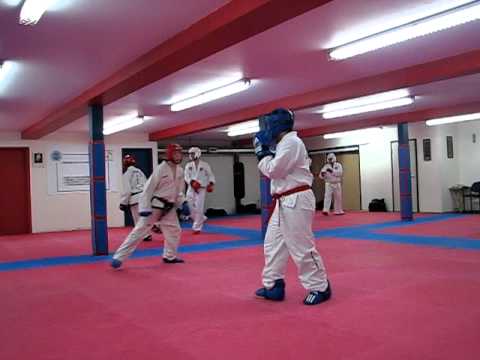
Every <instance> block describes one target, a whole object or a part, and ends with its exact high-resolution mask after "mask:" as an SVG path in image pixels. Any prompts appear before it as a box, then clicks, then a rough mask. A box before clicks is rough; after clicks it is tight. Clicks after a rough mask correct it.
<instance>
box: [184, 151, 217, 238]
mask: <svg viewBox="0 0 480 360" xmlns="http://www.w3.org/2000/svg"><path fill="white" fill-rule="evenodd" d="M188 155H189V157H190V160H191V161H190V162H189V163H187V165H186V166H185V182H186V183H187V184H188V190H187V201H188V206H189V208H190V217H191V218H192V220H193V225H192V230H193V233H194V234H199V233H200V232H201V231H202V228H203V224H204V223H205V221H206V220H207V217H206V216H205V214H204V211H205V194H206V192H212V191H213V188H214V185H215V176H214V175H213V172H212V169H211V168H210V165H208V163H206V162H205V161H202V160H200V156H201V155H202V150H200V149H199V148H198V147H192V148H190V149H189V150H188Z"/></svg>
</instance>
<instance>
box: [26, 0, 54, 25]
mask: <svg viewBox="0 0 480 360" xmlns="http://www.w3.org/2000/svg"><path fill="white" fill-rule="evenodd" d="M54 2H55V0H25V2H24V3H23V6H22V10H21V11H20V24H22V25H35V24H36V23H37V22H38V21H39V20H40V18H41V17H42V15H43V13H44V12H45V11H47V9H48V8H49V6H51V5H52V4H53V3H54Z"/></svg>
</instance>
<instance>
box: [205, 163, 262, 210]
mask: <svg viewBox="0 0 480 360" xmlns="http://www.w3.org/2000/svg"><path fill="white" fill-rule="evenodd" d="M239 159H240V161H241V162H243V164H244V167H245V198H243V199H242V204H243V205H246V204H256V205H257V206H260V175H259V172H258V168H257V163H258V161H257V158H256V156H255V155H253V154H251V155H250V154H242V155H240V157H239ZM202 160H204V161H206V162H208V163H209V164H210V167H211V168H212V171H213V173H214V174H215V179H216V184H215V191H214V192H213V193H210V194H207V198H206V202H205V209H208V208H214V209H224V210H225V211H227V213H229V214H234V213H235V195H234V192H233V189H234V185H233V183H234V179H233V162H234V158H233V154H203V155H202Z"/></svg>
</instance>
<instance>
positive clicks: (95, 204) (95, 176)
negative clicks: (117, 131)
mask: <svg viewBox="0 0 480 360" xmlns="http://www.w3.org/2000/svg"><path fill="white" fill-rule="evenodd" d="M89 120H90V144H89V147H88V152H89V158H90V213H91V218H92V249H93V255H108V232H107V191H106V185H105V144H104V142H103V106H102V105H91V106H90V107H89Z"/></svg>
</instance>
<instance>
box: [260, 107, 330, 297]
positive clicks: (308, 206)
mask: <svg viewBox="0 0 480 360" xmlns="http://www.w3.org/2000/svg"><path fill="white" fill-rule="evenodd" d="M293 124H294V114H293V112H292V111H290V110H286V109H277V110H274V111H273V112H271V113H270V114H267V115H264V116H262V117H260V129H261V131H260V132H258V133H257V134H256V135H255V138H254V147H255V154H256V155H257V158H258V160H259V163H258V168H259V170H260V171H261V172H262V173H263V174H264V175H265V176H266V177H268V178H269V179H270V180H271V193H272V197H273V199H274V200H275V202H276V204H275V207H274V210H273V214H272V215H271V217H270V221H269V223H268V228H267V233H266V235H265V242H264V254H265V266H264V268H263V275H262V277H263V286H264V287H262V288H260V289H258V290H257V291H256V293H255V294H256V295H257V296H258V297H262V298H265V299H267V300H273V301H281V300H283V299H284V297H285V280H284V278H285V271H286V268H287V261H288V255H290V256H291V257H292V259H293V261H294V262H295V265H296V266H297V269H298V277H299V279H300V282H301V284H302V285H303V287H304V288H305V289H306V290H307V291H308V294H307V296H306V297H305V299H304V300H303V303H304V304H305V305H315V304H320V303H321V302H324V301H327V300H328V299H330V296H331V289H330V284H329V281H328V280H327V274H326V271H325V266H324V264H323V260H322V258H321V256H320V254H319V253H318V251H317V249H316V248H315V243H314V237H313V232H312V222H313V218H314V215H315V196H314V194H313V191H312V189H311V186H312V181H313V175H312V173H311V172H310V169H309V165H310V162H309V157H308V154H307V150H306V148H305V145H304V143H303V142H302V140H300V138H299V137H298V136H297V132H296V131H293ZM275 143H276V147H275Z"/></svg>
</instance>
